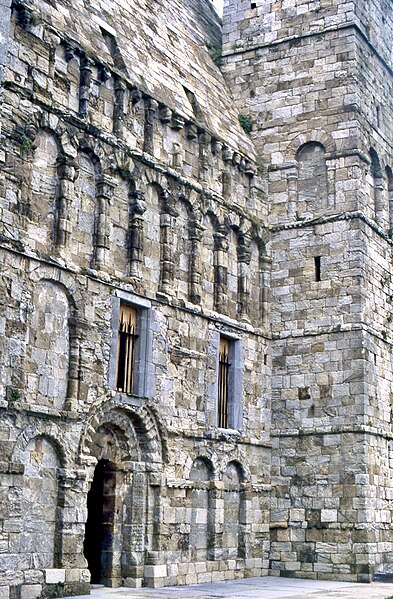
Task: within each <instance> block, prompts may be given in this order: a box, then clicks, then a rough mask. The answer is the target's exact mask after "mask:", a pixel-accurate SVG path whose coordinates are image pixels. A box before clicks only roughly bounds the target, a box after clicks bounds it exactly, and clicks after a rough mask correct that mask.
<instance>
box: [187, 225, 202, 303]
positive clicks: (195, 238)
mask: <svg viewBox="0 0 393 599" xmlns="http://www.w3.org/2000/svg"><path fill="white" fill-rule="evenodd" d="M202 236H203V226H202V225H201V224H200V222H199V221H198V220H197V219H194V221H193V222H192V224H191V231H190V242H191V255H190V264H189V269H190V300H191V302H192V303H193V304H200V303H201V292H202V291H201V270H202V268H201V260H200V254H201V242H202Z"/></svg>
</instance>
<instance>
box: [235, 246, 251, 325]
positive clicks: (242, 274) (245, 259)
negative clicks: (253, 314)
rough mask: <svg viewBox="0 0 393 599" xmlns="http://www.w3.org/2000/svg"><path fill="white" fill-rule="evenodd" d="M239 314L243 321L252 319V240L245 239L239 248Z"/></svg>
mask: <svg viewBox="0 0 393 599" xmlns="http://www.w3.org/2000/svg"><path fill="white" fill-rule="evenodd" d="M238 260H239V281H238V315H239V318H240V320H242V321H243V322H249V320H250V313H249V311H250V262H251V249H250V240H246V239H243V240H242V242H241V245H240V246H239V250H238Z"/></svg>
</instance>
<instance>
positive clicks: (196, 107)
mask: <svg viewBox="0 0 393 599" xmlns="http://www.w3.org/2000/svg"><path fill="white" fill-rule="evenodd" d="M183 89H184V93H185V94H186V96H187V100H188V101H189V103H190V104H191V108H192V111H193V113H194V115H195V116H196V117H197V118H198V119H200V118H202V109H201V107H200V104H199V102H198V100H197V99H196V95H195V94H194V92H192V91H191V90H190V89H188V88H187V87H185V86H184V85H183Z"/></svg>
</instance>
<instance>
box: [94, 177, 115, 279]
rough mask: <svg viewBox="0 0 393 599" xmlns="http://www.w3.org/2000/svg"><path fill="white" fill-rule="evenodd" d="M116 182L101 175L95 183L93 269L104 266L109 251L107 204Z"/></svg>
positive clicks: (111, 196) (110, 199)
mask: <svg viewBox="0 0 393 599" xmlns="http://www.w3.org/2000/svg"><path fill="white" fill-rule="evenodd" d="M116 186H117V181H116V179H114V178H113V177H110V176H108V175H101V177H100V178H99V180H98V181H97V204H98V218H97V234H96V247H95V260H94V262H95V267H96V268H97V269H98V270H99V269H100V268H102V267H103V266H105V264H106V260H107V253H108V249H109V237H110V219H109V216H108V212H109V204H110V203H111V201H112V198H113V190H114V189H115V187H116Z"/></svg>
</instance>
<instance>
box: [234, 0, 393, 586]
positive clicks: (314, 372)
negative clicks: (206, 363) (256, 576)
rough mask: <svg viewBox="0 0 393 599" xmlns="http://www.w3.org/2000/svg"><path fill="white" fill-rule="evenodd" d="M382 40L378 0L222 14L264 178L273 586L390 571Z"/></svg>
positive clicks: (244, 5)
mask: <svg viewBox="0 0 393 599" xmlns="http://www.w3.org/2000/svg"><path fill="white" fill-rule="evenodd" d="M392 40H393V5H392V2H389V1H387V0H355V1H354V2H353V1H352V2H349V1H346V0H342V1H340V2H337V1H336V0H315V1H313V2H311V3H310V2H308V1H304V0H255V1H252V2H250V1H246V0H226V2H225V8H224V47H223V57H224V72H225V75H226V78H227V81H228V83H229V85H230V86H231V88H232V90H233V93H234V95H235V98H236V101H237V104H238V108H239V111H240V113H241V114H242V115H244V120H245V121H246V122H248V124H250V122H252V132H251V135H252V137H253V139H254V142H255V144H256V148H257V150H258V153H259V155H260V157H261V158H262V160H263V163H264V165H266V166H267V167H268V179H269V194H268V196H269V204H270V217H269V218H270V222H269V224H270V229H271V246H270V251H271V258H272V281H271V333H272V360H273V375H272V442H273V455H272V472H271V475H272V479H271V482H272V488H273V495H272V509H271V525H270V527H271V541H272V543H271V555H270V558H271V561H270V568H271V573H275V574H281V575H287V576H290V575H296V576H303V577H304V576H309V577H312V578H316V577H324V578H336V579H337V578H343V579H357V580H360V581H362V580H365V581H367V580H370V579H371V578H372V577H373V576H374V575H375V574H378V573H384V572H385V573H386V572H388V571H389V568H391V567H392V566H391V564H392V556H393V542H392V541H393V538H392V532H391V521H392V509H391V498H392V496H393V488H392V472H391V468H392V461H391V460H392V457H393V456H392V441H391V439H392V406H391V403H392V392H391V390H392V357H391V351H392V350H391V348H392V326H391V321H392V299H393V298H392V292H393V285H392V278H391V270H392V268H391V251H392V240H391V238H392V235H391V231H392V222H393V176H392V170H391V169H392V159H393V139H392V131H393V123H392V120H393V109H392V98H393V89H392V88H393V79H392V63H393V61H392V48H393V43H392Z"/></svg>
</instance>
